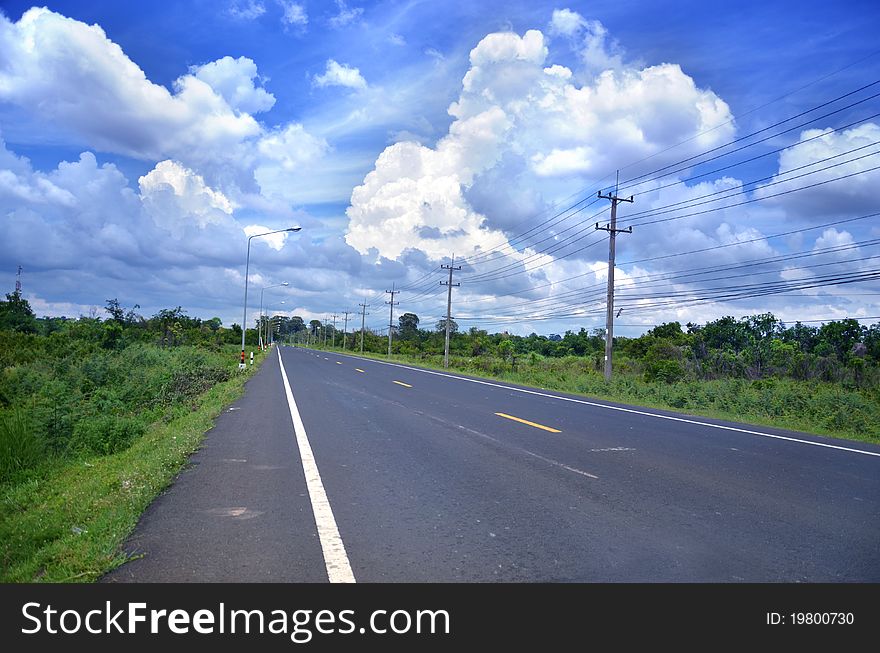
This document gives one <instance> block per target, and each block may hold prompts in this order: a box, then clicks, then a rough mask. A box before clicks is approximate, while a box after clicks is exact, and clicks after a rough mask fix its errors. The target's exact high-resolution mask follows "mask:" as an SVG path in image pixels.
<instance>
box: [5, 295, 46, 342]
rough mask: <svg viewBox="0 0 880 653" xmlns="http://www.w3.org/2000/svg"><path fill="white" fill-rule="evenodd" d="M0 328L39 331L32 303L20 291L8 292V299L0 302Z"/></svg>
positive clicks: (24, 331)
mask: <svg viewBox="0 0 880 653" xmlns="http://www.w3.org/2000/svg"><path fill="white" fill-rule="evenodd" d="M0 330H5V331H19V332H21V333H36V332H37V318H36V316H35V315H34V312H33V311H32V310H31V305H30V304H29V303H28V300H26V299H22V297H21V293H20V292H18V291H15V292H14V293H12V294H7V295H6V301H5V302H0Z"/></svg>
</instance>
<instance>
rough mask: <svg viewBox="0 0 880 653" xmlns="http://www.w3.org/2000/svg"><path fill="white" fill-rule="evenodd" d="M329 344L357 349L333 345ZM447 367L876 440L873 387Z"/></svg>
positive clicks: (539, 367)
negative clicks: (608, 379) (667, 380)
mask: <svg viewBox="0 0 880 653" xmlns="http://www.w3.org/2000/svg"><path fill="white" fill-rule="evenodd" d="M326 350H330V348H329V347H328V348H326ZM333 351H337V352H339V353H346V354H351V355H354V356H360V355H361V354H360V353H359V352H352V351H350V350H347V351H345V352H343V351H342V350H341V349H339V348H336V349H335V350H333ZM363 357H365V358H372V359H376V360H383V361H385V360H389V359H388V357H387V356H386V355H381V354H372V353H364V354H363ZM390 360H392V361H394V362H399V363H405V364H407V365H412V366H414V367H423V368H426V369H435V370H443V369H444V368H443V358H442V356H436V355H435V356H431V355H425V356H422V357H418V358H417V357H411V356H401V355H393V356H392V357H391V359H390ZM449 371H453V372H460V373H464V374H468V375H470V376H475V377H480V378H485V379H493V380H499V381H507V382H510V383H516V384H519V385H525V386H530V387H535V388H539V389H546V390H557V391H560V392H567V393H572V394H577V395H582V396H585V397H592V398H599V399H606V400H609V401H616V402H621V403H627V404H633V405H637V406H645V407H649V408H660V409H667V410H674V411H677V412H682V413H686V414H689V415H698V416H702V417H710V418H716V419H723V420H729V421H735V422H745V423H749V424H755V425H761V426H771V427H776V428H784V429H792V430H796V431H802V432H805V433H813V434H816V435H824V436H830V437H835V438H845V439H849V440H857V441H860V442H869V443H873V444H880V388H874V389H872V390H868V391H864V390H857V389H850V388H846V387H844V386H842V385H841V384H835V383H822V382H815V381H810V382H805V381H794V380H791V379H774V378H771V379H762V380H757V381H749V380H745V379H718V380H711V381H681V382H676V383H663V382H646V381H644V380H643V379H642V378H641V377H638V376H633V375H626V374H617V375H616V376H615V378H614V380H613V381H612V382H611V383H610V384H609V383H606V382H605V380H604V378H603V376H602V375H601V374H599V373H597V372H595V371H593V370H592V369H589V365H588V364H587V363H585V362H584V360H583V359H579V358H575V357H568V358H555V359H543V360H540V361H537V362H528V361H526V362H521V363H519V364H518V365H517V368H516V370H514V369H512V366H511V365H510V364H509V363H506V362H503V361H500V360H499V359H491V358H488V357H475V358H464V357H452V356H451V357H450V365H449Z"/></svg>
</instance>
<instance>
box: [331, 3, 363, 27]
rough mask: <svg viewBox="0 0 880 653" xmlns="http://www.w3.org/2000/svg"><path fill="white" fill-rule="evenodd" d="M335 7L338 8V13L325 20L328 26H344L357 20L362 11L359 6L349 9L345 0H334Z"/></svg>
mask: <svg viewBox="0 0 880 653" xmlns="http://www.w3.org/2000/svg"><path fill="white" fill-rule="evenodd" d="M336 7H337V8H338V9H339V13H338V14H336V15H335V16H333V17H332V18H330V19H329V20H328V21H327V22H328V23H329V25H330V27H332V28H334V29H339V28H340V27H345V26H346V25H350V24H351V23H354V22H357V20H358V19H359V18H360V17H361V16H362V15H363V13H364V10H363V8H361V7H352V8H351V9H349V8H348V5H346V3H345V0H336Z"/></svg>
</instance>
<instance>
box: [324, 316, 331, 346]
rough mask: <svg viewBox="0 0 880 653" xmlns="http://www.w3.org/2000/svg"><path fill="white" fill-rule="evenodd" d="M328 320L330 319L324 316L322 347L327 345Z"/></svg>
mask: <svg viewBox="0 0 880 653" xmlns="http://www.w3.org/2000/svg"><path fill="white" fill-rule="evenodd" d="M329 322H330V320H329V319H328V318H326V317H325V318H324V347H326V346H327V325H328V324H329Z"/></svg>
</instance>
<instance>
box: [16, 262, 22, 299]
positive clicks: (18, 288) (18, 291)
mask: <svg viewBox="0 0 880 653" xmlns="http://www.w3.org/2000/svg"><path fill="white" fill-rule="evenodd" d="M15 294H16V295H18V296H19V297H21V266H20V265H19V266H18V274H16V275H15Z"/></svg>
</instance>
